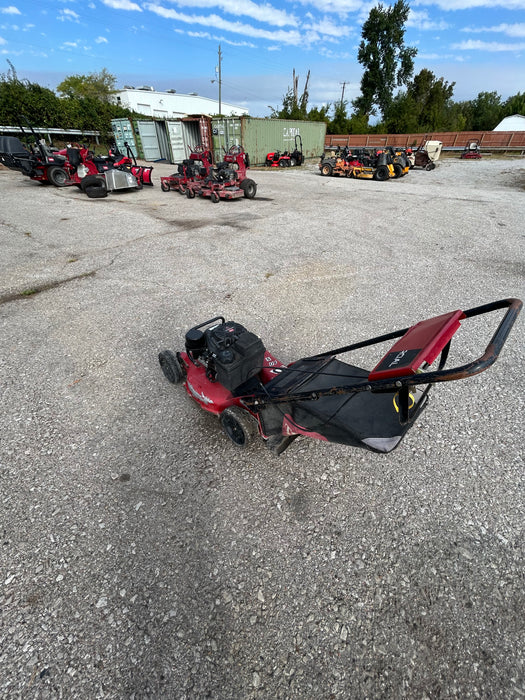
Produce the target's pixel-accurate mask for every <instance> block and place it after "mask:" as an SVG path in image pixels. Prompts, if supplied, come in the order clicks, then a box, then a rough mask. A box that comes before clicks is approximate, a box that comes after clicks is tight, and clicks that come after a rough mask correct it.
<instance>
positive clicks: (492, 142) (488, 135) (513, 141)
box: [325, 131, 525, 153]
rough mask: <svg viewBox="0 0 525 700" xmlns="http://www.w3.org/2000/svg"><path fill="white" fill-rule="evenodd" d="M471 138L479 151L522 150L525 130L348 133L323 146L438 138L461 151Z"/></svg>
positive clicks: (393, 143)
mask: <svg viewBox="0 0 525 700" xmlns="http://www.w3.org/2000/svg"><path fill="white" fill-rule="evenodd" d="M472 139H477V140H478V141H479V143H480V146H481V148H482V149H483V150H488V149H490V150H493V151H521V152H522V153H525V131H437V132H433V133H428V134H350V135H348V136H342V135H327V136H326V138H325V148H337V147H338V146H339V147H341V148H344V147H345V146H348V147H349V148H357V147H359V146H361V147H363V146H364V147H367V146H368V147H371V148H380V147H382V146H400V147H404V148H407V147H409V146H410V147H414V146H419V145H420V144H421V143H423V142H424V141H441V143H442V144H443V149H444V150H447V149H457V150H461V149H463V148H464V147H465V145H466V144H467V143H468V142H469V141H471V140H472Z"/></svg>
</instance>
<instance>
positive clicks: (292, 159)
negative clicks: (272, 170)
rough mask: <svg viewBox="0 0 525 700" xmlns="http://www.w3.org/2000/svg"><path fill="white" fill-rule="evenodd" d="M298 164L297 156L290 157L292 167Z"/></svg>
mask: <svg viewBox="0 0 525 700" xmlns="http://www.w3.org/2000/svg"><path fill="white" fill-rule="evenodd" d="M296 165H297V162H296V160H295V158H290V168H295V166H296Z"/></svg>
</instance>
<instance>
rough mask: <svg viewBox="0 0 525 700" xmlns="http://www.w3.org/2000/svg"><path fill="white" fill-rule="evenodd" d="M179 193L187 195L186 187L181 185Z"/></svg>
mask: <svg viewBox="0 0 525 700" xmlns="http://www.w3.org/2000/svg"><path fill="white" fill-rule="evenodd" d="M179 193H180V194H186V186H185V185H179Z"/></svg>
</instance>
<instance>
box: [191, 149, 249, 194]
mask: <svg viewBox="0 0 525 700" xmlns="http://www.w3.org/2000/svg"><path fill="white" fill-rule="evenodd" d="M249 167H250V159H249V156H248V154H247V153H245V151H244V149H243V148H242V147H241V146H232V147H231V148H230V149H229V151H228V152H227V153H226V154H225V155H224V160H223V161H222V162H220V163H217V165H216V166H215V167H213V168H210V169H209V171H208V174H207V175H206V176H205V177H204V178H199V179H194V180H189V181H188V182H187V183H186V185H185V187H186V196H187V197H188V198H189V199H193V198H194V197H195V196H196V195H199V196H200V197H209V198H210V199H211V201H212V202H213V203H214V204H217V203H218V202H219V201H220V200H221V199H238V198H239V197H246V198H247V199H253V198H254V197H255V195H256V193H257V185H256V183H255V182H254V181H253V180H252V179H250V178H248V177H246V171H247V169H248V168H249Z"/></svg>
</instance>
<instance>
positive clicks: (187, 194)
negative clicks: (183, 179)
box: [186, 187, 195, 199]
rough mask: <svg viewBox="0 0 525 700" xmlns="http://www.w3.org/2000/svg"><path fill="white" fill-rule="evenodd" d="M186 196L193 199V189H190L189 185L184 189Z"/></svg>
mask: <svg viewBox="0 0 525 700" xmlns="http://www.w3.org/2000/svg"><path fill="white" fill-rule="evenodd" d="M186 197H187V198H188V199H195V190H192V189H191V187H188V189H187V190H186Z"/></svg>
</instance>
